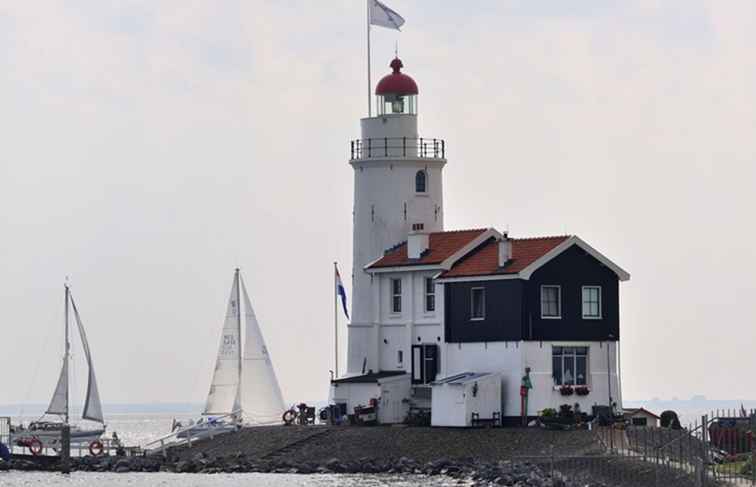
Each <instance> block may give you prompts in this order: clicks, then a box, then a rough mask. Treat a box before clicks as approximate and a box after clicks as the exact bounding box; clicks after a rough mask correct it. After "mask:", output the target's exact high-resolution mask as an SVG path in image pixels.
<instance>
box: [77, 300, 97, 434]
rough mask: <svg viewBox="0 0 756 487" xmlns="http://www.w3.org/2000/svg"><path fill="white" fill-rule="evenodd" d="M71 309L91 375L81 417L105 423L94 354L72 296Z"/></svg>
mask: <svg viewBox="0 0 756 487" xmlns="http://www.w3.org/2000/svg"><path fill="white" fill-rule="evenodd" d="M71 307H72V308H73V312H74V319H75V320H76V326H77V327H78V328H79V336H80V337H81V346H82V348H83V349H84V357H86V359H87V368H88V369H89V374H88V375H87V395H86V397H85V398H84V411H83V412H82V413H81V417H82V418H83V419H89V420H92V421H97V422H98V423H104V422H105V420H104V418H103V415H102V403H101V402H100V391H99V389H98V388H97V377H96V376H95V370H94V364H92V352H91V351H90V349H89V341H88V340H87V334H86V332H85V331H84V325H83V324H82V323H81V316H79V310H78V309H76V303H75V302H74V300H73V296H71Z"/></svg>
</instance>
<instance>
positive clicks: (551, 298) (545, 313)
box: [541, 286, 562, 318]
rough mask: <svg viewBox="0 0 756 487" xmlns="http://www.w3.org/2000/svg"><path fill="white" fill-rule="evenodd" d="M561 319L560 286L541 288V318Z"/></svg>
mask: <svg viewBox="0 0 756 487" xmlns="http://www.w3.org/2000/svg"><path fill="white" fill-rule="evenodd" d="M561 317H562V288H561V286H541V318H561Z"/></svg>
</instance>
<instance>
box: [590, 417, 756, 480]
mask: <svg viewBox="0 0 756 487" xmlns="http://www.w3.org/2000/svg"><path fill="white" fill-rule="evenodd" d="M596 431H597V435H598V437H599V440H600V443H601V444H602V446H603V447H604V449H605V452H606V454H607V455H608V456H609V457H614V458H618V459H625V460H627V461H632V462H636V463H639V465H645V466H647V468H649V469H651V470H652V471H653V473H654V478H653V483H649V484H648V485H654V486H664V485H669V483H668V482H670V481H671V480H672V479H674V478H676V477H677V478H678V480H680V481H681V480H682V479H684V478H689V479H690V481H691V482H692V483H691V484H690V485H695V486H715V485H739V486H750V487H754V486H756V471H754V463H756V442H754V441H753V432H754V431H756V411H744V410H741V411H716V412H714V413H712V414H711V415H706V416H702V417H701V420H700V421H696V422H694V423H693V424H691V425H690V426H688V427H687V428H678V429H672V428H646V427H636V426H624V425H621V426H616V425H615V426H611V427H599V428H597V429H596ZM628 471H629V472H630V473H631V475H632V472H633V470H632V469H629V470H628ZM623 485H624V484H623ZM680 485H685V484H684V483H683V484H680Z"/></svg>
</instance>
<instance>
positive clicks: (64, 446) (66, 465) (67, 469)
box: [60, 423, 71, 474]
mask: <svg viewBox="0 0 756 487" xmlns="http://www.w3.org/2000/svg"><path fill="white" fill-rule="evenodd" d="M60 443H61V445H60V446H61V449H60V471H61V472H62V473H64V474H68V473H71V426H69V425H68V423H66V424H64V425H63V429H62V430H61V431H60Z"/></svg>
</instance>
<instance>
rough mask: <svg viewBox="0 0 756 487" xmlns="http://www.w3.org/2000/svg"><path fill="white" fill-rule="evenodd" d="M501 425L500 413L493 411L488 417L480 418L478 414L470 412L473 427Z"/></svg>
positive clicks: (495, 426) (496, 426)
mask: <svg viewBox="0 0 756 487" xmlns="http://www.w3.org/2000/svg"><path fill="white" fill-rule="evenodd" d="M500 426H501V413H500V412H494V413H493V416H492V417H490V418H481V417H480V414H478V413H472V427H473V428H498V427H500Z"/></svg>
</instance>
